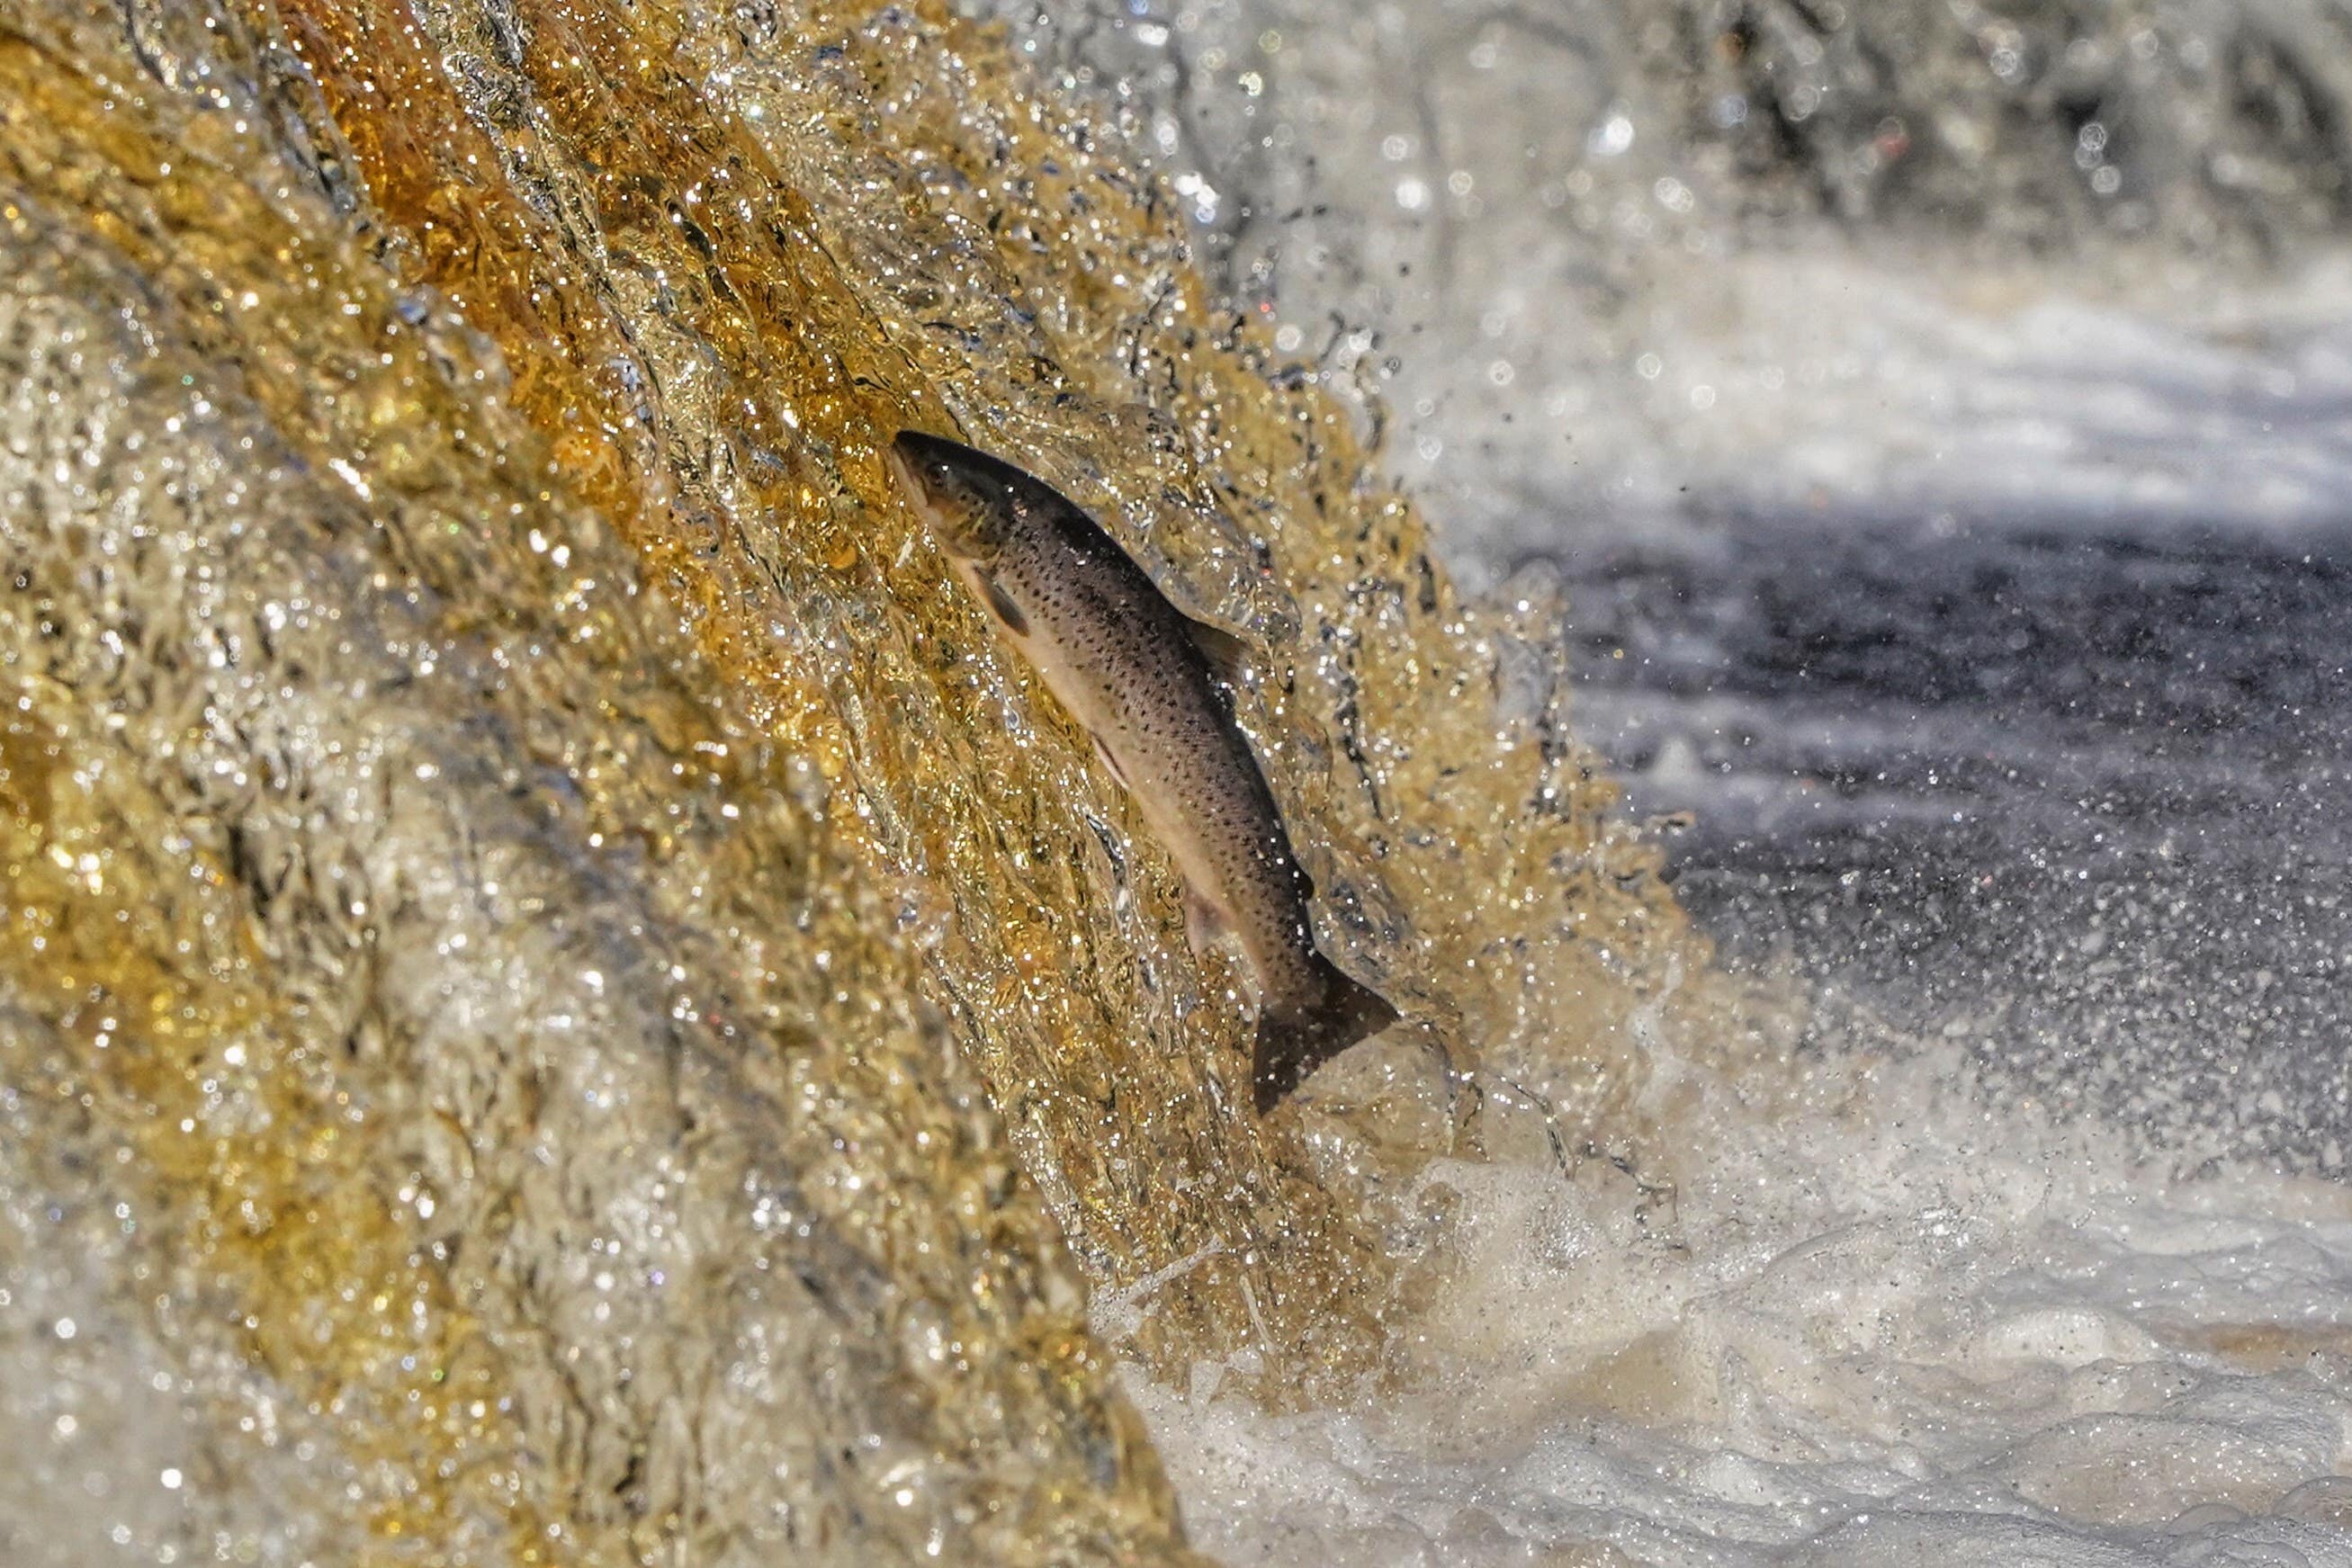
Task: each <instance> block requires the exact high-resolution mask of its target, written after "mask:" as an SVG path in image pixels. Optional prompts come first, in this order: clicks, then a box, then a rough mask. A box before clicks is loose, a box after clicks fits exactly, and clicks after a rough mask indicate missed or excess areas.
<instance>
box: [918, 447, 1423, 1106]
mask: <svg viewBox="0 0 2352 1568" xmlns="http://www.w3.org/2000/svg"><path fill="white" fill-rule="evenodd" d="M887 462H888V465H889V467H890V470H891V473H892V475H893V476H894V477H895V478H896V479H897V481H898V485H899V486H900V487H901V488H903V489H904V490H905V492H906V493H907V496H908V498H909V500H911V501H912V502H913V504H914V506H915V508H916V510H917V512H918V513H919V515H920V516H921V517H922V518H923V519H924V521H925V522H926V523H927V524H928V525H929V528H930V530H931V532H932V534H933V536H934V537H935V538H938V540H939V542H940V546H941V547H942V549H944V550H945V551H946V553H947V556H948V558H949V559H950V561H952V562H953V563H954V565H955V569H956V571H957V574H958V575H959V576H961V578H962V579H963V580H965V581H966V582H967V583H968V584H969V585H970V586H971V590H972V591H973V592H974V593H975V594H977V595H978V596H979V598H980V601H981V602H982V603H983V604H985V605H986V606H987V607H988V611H989V613H990V614H991V615H992V617H993V618H994V619H995V621H996V622H997V624H998V625H999V626H1000V627H1001V628H1002V629H1003V632H1004V635H1005V636H1006V637H1007V638H1008V639H1009V640H1010V641H1011V643H1012V644H1013V647H1014V648H1015V649H1016V650H1017V651H1018V652H1019V653H1021V655H1022V656H1023V657H1024V658H1025V659H1026V660H1028V662H1029V663H1030V664H1032V665H1033V666H1034V668H1035V669H1036V671H1037V674H1039V675H1040V676H1042V677H1043V678H1044V680H1045V685H1046V688H1047V689H1048V690H1049V691H1051V692H1052V693H1053V694H1054V695H1055V698H1056V699H1057V700H1058V701H1059V702H1060V703H1061V705H1062V706H1064V707H1066V708H1067V709H1068V710H1069V712H1070V716H1072V717H1073V718H1076V720H1077V721H1078V723H1079V724H1081V725H1083V726H1084V727H1086V729H1087V733H1088V734H1090V735H1091V736H1093V737H1094V742H1095V747H1096V749H1097V752H1099V753H1100V755H1101V757H1102V759H1103V763H1104V765H1105V766H1106V767H1108V768H1109V769H1110V773H1111V776H1112V777H1113V778H1114V779H1117V780H1118V783H1119V785H1120V787H1121V788H1122V789H1126V791H1127V792H1128V793H1129V795H1130V796H1132V797H1133V798H1134V800H1135V802H1136V804H1137V806H1138V807H1139V808H1140V810H1141V811H1142V815H1143V821H1144V823H1145V825H1146V826H1147V827H1148V828H1150V831H1151V835H1152V837H1154V838H1155V839H1157V840H1159V841H1160V844H1161V846H1162V847H1164V848H1165V849H1166V850H1167V851H1168V853H1169V855H1170V857H1171V859H1173V860H1174V861H1175V862H1176V869H1177V872H1178V873H1179V874H1180V875H1181V877H1182V879H1183V883H1184V888H1185V904H1186V917H1187V921H1188V923H1189V924H1190V925H1191V926H1192V931H1193V933H1194V936H1195V939H1196V940H1199V939H1200V938H1201V937H1202V936H1204V935H1206V932H1204V930H1203V927H1206V928H1208V930H1218V929H1223V930H1230V931H1231V932H1233V933H1234V936H1236V937H1237V938H1238V939H1239V941H1240V944H1241V948H1242V952H1243V954H1244V956H1246V957H1247V958H1248V960H1249V963H1250V967H1251V968H1252V969H1254V970H1255V972H1256V975H1257V981H1258V1022H1257V1049H1256V1051H1255V1060H1254V1061H1253V1063H1252V1082H1253V1083H1254V1085H1255V1100H1256V1103H1257V1108H1258V1110H1259V1112H1260V1113H1265V1112H1267V1111H1270V1110H1272V1109H1273V1108H1274V1107H1275V1105H1276V1104H1277V1103H1280V1101H1281V1099H1282V1097H1283V1096H1284V1095H1286V1094H1287V1093H1289V1092H1291V1091H1292V1090H1294V1089H1296V1088H1297V1087H1298V1085H1299V1083H1300V1082H1302V1081H1304V1080H1305V1078H1306V1077H1307V1074H1308V1073H1310V1072H1312V1071H1315V1069H1316V1068H1318V1066H1320V1065H1322V1064H1323V1063H1324V1062H1325V1061H1329V1060H1330V1059H1331V1058H1332V1057H1334V1056H1337V1055H1338V1054H1339V1052H1341V1051H1345V1050H1347V1049H1348V1047H1349V1046H1351V1045H1353V1044H1355V1043H1356V1042H1357V1041H1358V1040H1362V1039H1364V1038H1365V1037H1366V1036H1368V1035H1372V1034H1376V1033H1378V1032H1379V1031H1380V1030H1383V1029H1386V1028H1387V1027H1388V1026H1389V1025H1391V1024H1392V1023H1394V1022H1396V1019H1397V1014H1396V1009H1393V1008H1391V1007H1390V1006H1389V1004H1388V1003H1387V1002H1385V1001H1383V1000H1382V999H1381V998H1380V997H1378V996H1377V995H1375V994H1374V993H1372V992H1371V991H1370V990H1369V989H1367V988H1364V987H1362V986H1360V985H1358V984H1357V983H1356V982H1355V981H1354V980H1351V979H1349V977H1347V976H1346V975H1344V974H1341V973H1340V972H1339V968H1338V967H1337V966H1335V965H1334V964H1333V963H1332V962H1331V961H1330V960H1329V959H1328V958H1326V957H1325V956H1323V955H1322V954H1321V953H1320V952H1318V951H1317V950H1316V946H1315V934H1314V928H1313V926H1312V925H1311V924H1310V922H1309V920H1308V917H1307V900H1308V899H1309V898H1310V897H1311V896H1313V894H1314V891H1315V889H1314V886H1313V884H1312V883H1309V882H1308V881H1307V873H1306V872H1305V871H1303V870H1301V869H1300V867H1299V864H1298V860H1297V856H1296V855H1294V854H1293V853H1292V852H1291V849H1290V835H1289V834H1288V833H1287V832H1286V831H1285V830H1284V828H1283V824H1282V813H1281V812H1280V810H1277V809H1276V806H1275V803H1274V794H1273V792H1272V791H1271V790H1269V789H1267V788H1266V783H1265V774H1264V773H1263V772H1261V771H1260V770H1259V768H1258V765H1257V758H1256V757H1255V755H1253V754H1252V752H1251V751H1250V748H1249V743H1248V741H1246V740H1245V739H1244V738H1243V736H1242V732H1241V728H1240V727H1239V726H1238V725H1236V724H1235V723H1234V710H1233V704H1232V701H1231V699H1230V698H1229V697H1228V696H1227V695H1226V693H1225V690H1224V688H1223V686H1222V685H1220V684H1219V682H1218V676H1217V671H1218V670H1219V669H1220V668H1228V669H1229V668H1230V667H1231V664H1232V661H1233V658H1234V654H1235V653H1238V651H1239V647H1240V644H1239V643H1238V641H1237V640H1236V639H1234V637H1232V636H1231V635H1229V634H1228V633H1226V632H1220V631H1218V630H1217V629H1216V628H1214V627H1211V626H1204V625H1202V624H1201V623H1200V622H1196V621H1193V620H1192V619H1191V618H1189V617H1188V616H1186V615H1184V614H1183V613H1182V612H1181V611H1179V610H1178V609H1177V608H1176V607H1175V606H1174V605H1172V604H1171V603H1169V602H1168V601H1167V599H1166V597H1165V596H1163V595H1162V594H1161V593H1160V590H1159V589H1158V588H1157V587H1155V586H1153V584H1152V581H1151V579H1150V577H1149V576H1147V575H1145V573H1144V570H1143V569H1142V568H1141V567H1139V566H1138V565H1136V564H1135V561H1134V560H1133V559H1131V558H1130V557H1129V555H1128V554H1127V552H1126V551H1125V550H1123V549H1120V548H1119V547H1118V543H1117V542H1116V541H1114V540H1113V539H1112V538H1111V537H1110V535H1109V534H1108V533H1106V532H1105V531H1104V530H1103V528H1102V527H1101V525H1099V524H1098V523H1097V522H1096V521H1095V520H1094V519H1093V518H1092V517H1088V516H1087V514H1086V513H1085V512H1084V511H1082V510H1080V509H1079V508H1078V507H1076V505H1075V504H1073V503H1072V502H1071V501H1069V500H1067V499H1066V498H1065V497H1063V496H1061V495H1060V494H1059V493H1057V492H1056V491H1055V490H1054V489H1052V488H1051V487H1050V486H1046V485H1045V484H1044V483H1042V482H1040V481H1039V480H1037V479H1034V478H1032V477H1031V476H1029V475H1027V474H1024V473H1023V472H1022V471H1021V470H1019V469H1018V468H1015V467H1013V466H1012V465H1010V464H1007V463H1003V462H1000V461H999V460H998V459H996V458H993V457H991V456H989V455H986V454H985V453H982V452H976V451H974V450H973V449H972V448H971V447H969V446H965V445H962V444H960V443H957V442H953V441H947V440H942V439H941V438H940V437H939V436H935V435H925V434H921V433H920V432H919V431H912V430H906V431H901V432H899V433H898V439H897V440H896V441H894V442H893V443H892V444H891V446H890V451H889V453H888V455H887Z"/></svg>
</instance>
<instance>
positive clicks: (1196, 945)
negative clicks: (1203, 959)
mask: <svg viewBox="0 0 2352 1568" xmlns="http://www.w3.org/2000/svg"><path fill="white" fill-rule="evenodd" d="M1233 928H1234V925H1233V922H1232V921H1230V920H1228V919H1226V918H1225V912H1224V911H1223V909H1220V908H1218V907H1217V905H1216V904H1215V902H1214V901H1213V900H1211V899H1207V898H1203V897H1202V896H1201V895H1200V894H1197V893H1194V892H1193V891H1192V889H1191V888H1189V887H1188V888H1186V889H1185V890H1184V940H1185V941H1186V942H1188V943H1190V944H1191V945H1192V955H1193V956H1195V957H1198V956H1201V955H1202V954H1203V953H1206V952H1207V951H1208V950H1209V949H1210V948H1211V947H1213V946H1216V945H1217V943H1219V942H1220V941H1222V940H1223V939H1224V937H1225V936H1227V935H1228V934H1230V933H1231V932H1232V930H1233Z"/></svg>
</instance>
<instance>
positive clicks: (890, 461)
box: [882, 430, 931, 505]
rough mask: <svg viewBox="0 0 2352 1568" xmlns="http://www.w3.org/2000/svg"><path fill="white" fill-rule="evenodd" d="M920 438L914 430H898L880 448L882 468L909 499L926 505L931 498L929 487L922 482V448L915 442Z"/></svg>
mask: <svg viewBox="0 0 2352 1568" xmlns="http://www.w3.org/2000/svg"><path fill="white" fill-rule="evenodd" d="M921 439H923V438H922V437H921V436H919V435H918V434H917V433H916V432H914V431H911V430H902V431H900V432H899V433H898V435H897V437H896V438H895V439H893V440H892V441H891V443H890V444H889V445H887V446H886V447H884V448H883V449H882V469H883V472H884V473H886V474H887V475H889V476H890V477H891V479H892V480H893V481H894V482H895V483H896V484H897V485H898V488H899V489H901V490H904V491H905V492H906V493H907V496H908V498H909V499H910V500H915V501H920V502H923V503H925V504H926V505H928V504H929V502H930V500H931V487H930V486H929V485H926V484H924V483H923V468H922V462H921V456H922V448H921V447H919V445H917V444H916V443H917V442H918V441H919V440H921Z"/></svg>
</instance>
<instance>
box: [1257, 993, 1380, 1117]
mask: <svg viewBox="0 0 2352 1568" xmlns="http://www.w3.org/2000/svg"><path fill="white" fill-rule="evenodd" d="M1311 972H1312V975H1313V981H1312V984H1311V985H1310V986H1309V987H1308V988H1307V993H1306V994H1305V995H1304V996H1303V997H1300V998H1295V999H1292V1000H1291V1001H1290V1002H1289V1004H1288V1005H1286V1006H1278V1005H1272V1004H1269V1005H1268V1006H1267V1007H1266V1008H1265V1009H1264V1010H1263V1011H1262V1012H1260V1013H1259V1015H1258V1020H1257V1053H1256V1058H1255V1061H1253V1062H1252V1064H1251V1067H1252V1071H1251V1077H1252V1080H1253V1082H1255V1085H1256V1093H1257V1109H1258V1114H1260V1115H1264V1114H1265V1113H1267V1112H1268V1111H1271V1110H1273V1109H1274V1108H1275V1107H1276V1105H1278V1104H1280V1103H1282V1099H1283V1096H1285V1095H1286V1094H1288V1093H1289V1092H1291V1091H1292V1090H1294V1089H1296V1088H1297V1087H1298V1086H1299V1084H1301V1083H1303V1082H1306V1081H1307V1074H1308V1073H1310V1072H1312V1071H1315V1070H1316V1069H1317V1068H1318V1067H1320V1066H1322V1065H1323V1064H1324V1063H1325V1062H1327V1061H1330V1060H1331V1059H1332V1058H1333V1057H1335V1056H1337V1055H1339V1053H1340V1052H1341V1051H1345V1050H1347V1049H1348V1048H1349V1046H1351V1045H1353V1044H1355V1043H1356V1042H1357V1041H1358V1040H1364V1039H1367V1038H1369V1037H1370V1036H1372V1035H1375V1034H1378V1033H1380V1032H1381V1030H1384V1029H1386V1028H1388V1027H1389V1025H1391V1024H1392V1023H1394V1022H1396V1020H1397V1010H1396V1009H1394V1008H1392V1007H1391V1006H1389V1004H1388V1003H1387V1002H1385V1001H1383V1000H1382V999H1381V998H1380V997H1379V996H1378V995H1376V994H1375V993H1373V992H1372V991H1370V989H1368V988H1365V987H1362V986H1360V985H1358V984H1357V983H1356V982H1355V981H1353V980H1351V979H1349V977H1347V976H1345V975H1343V974H1341V973H1340V972H1339V967H1338V966H1337V965H1335V964H1333V963H1332V962H1331V961H1330V960H1329V959H1328V958H1326V957H1324V956H1322V955H1321V954H1320V953H1318V954H1316V955H1315V958H1314V967H1313V969H1312V971H1311Z"/></svg>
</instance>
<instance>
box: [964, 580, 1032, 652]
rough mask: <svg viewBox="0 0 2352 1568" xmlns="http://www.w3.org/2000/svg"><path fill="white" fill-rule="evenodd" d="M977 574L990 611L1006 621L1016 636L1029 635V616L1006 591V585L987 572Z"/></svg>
mask: <svg viewBox="0 0 2352 1568" xmlns="http://www.w3.org/2000/svg"><path fill="white" fill-rule="evenodd" d="M975 575H976V576H978V578H979V579H980V592H981V597H982V598H984V599H986V600H987V601H988V608H989V610H990V612H992V613H993V614H994V615H995V617H996V618H997V619H998V620H999V621H1001V622H1003V623H1004V629H1005V630H1006V631H1007V632H1012V633H1013V635H1014V636H1015V637H1026V636H1027V635H1029V617H1027V616H1026V615H1024V614H1022V613H1021V606H1019V605H1018V604H1015V603H1013V596H1012V595H1011V594H1009V593H1007V592H1005V591H1004V585H1003V583H1001V582H999V581H997V580H996V579H995V578H993V577H992V576H990V575H989V574H988V573H987V572H984V571H983V572H979V573H976V574H975Z"/></svg>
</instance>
